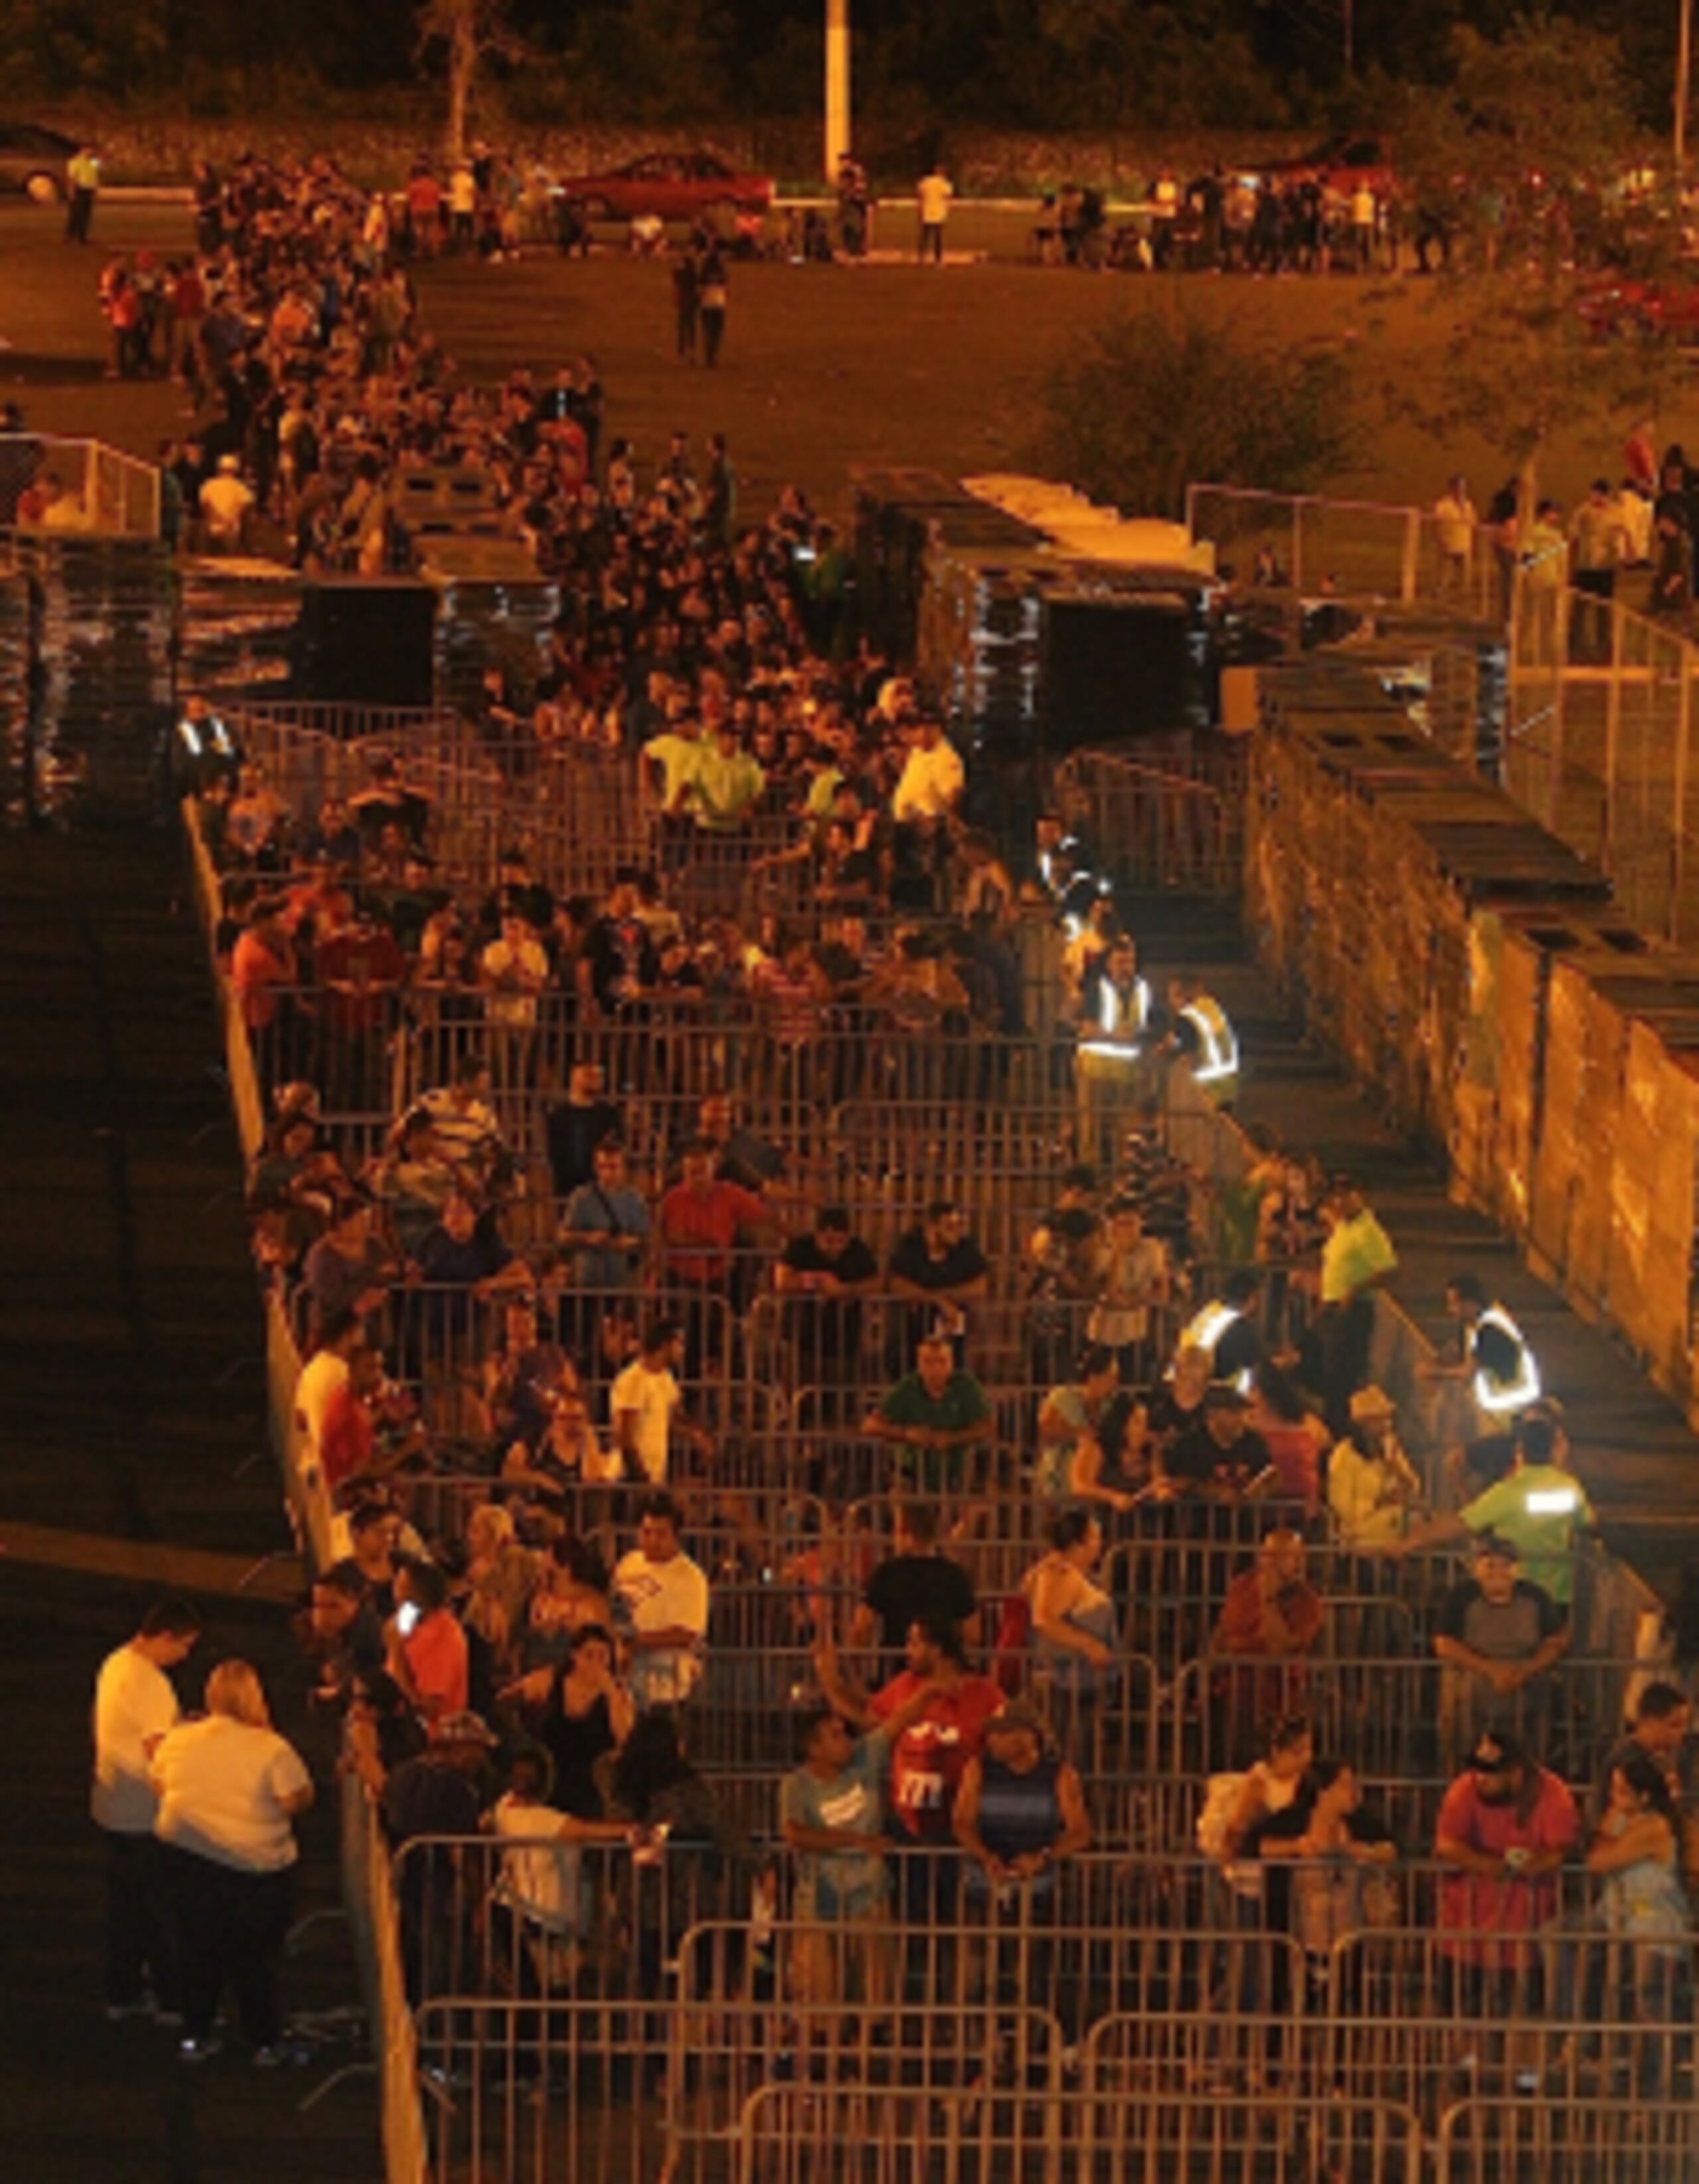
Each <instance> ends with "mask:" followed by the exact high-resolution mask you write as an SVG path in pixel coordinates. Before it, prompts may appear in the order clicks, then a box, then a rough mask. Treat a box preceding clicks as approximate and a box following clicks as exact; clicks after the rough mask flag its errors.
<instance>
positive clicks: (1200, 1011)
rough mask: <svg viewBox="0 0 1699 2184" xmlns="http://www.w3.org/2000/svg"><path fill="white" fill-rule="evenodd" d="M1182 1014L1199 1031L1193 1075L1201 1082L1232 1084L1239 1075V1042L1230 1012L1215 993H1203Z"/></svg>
mask: <svg viewBox="0 0 1699 2184" xmlns="http://www.w3.org/2000/svg"><path fill="white" fill-rule="evenodd" d="M1180 1014H1181V1015H1182V1016H1183V1017H1184V1018H1185V1020H1186V1022H1188V1023H1189V1024H1190V1025H1191V1026H1192V1027H1193V1028H1194V1029H1195V1031H1196V1033H1197V1035H1198V1050H1197V1055H1196V1057H1195V1060H1194V1061H1193V1063H1192V1078H1193V1081H1194V1083H1195V1084H1214V1085H1217V1086H1221V1085H1230V1084H1231V1083H1232V1081H1233V1080H1234V1078H1236V1077H1237V1076H1238V1074H1239V1041H1238V1040H1237V1039H1235V1038H1234V1035H1233V1026H1232V1025H1231V1024H1230V1023H1229V1022H1228V1020H1227V1011H1225V1010H1224V1009H1223V1007H1222V1005H1221V1003H1220V1002H1219V1001H1218V1000H1216V998H1215V996H1214V995H1213V994H1200V995H1198V996H1197V998H1196V1000H1190V1001H1188V1002H1187V1003H1186V1004H1185V1006H1184V1008H1182V1009H1181V1011H1180Z"/></svg>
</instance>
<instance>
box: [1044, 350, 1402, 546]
mask: <svg viewBox="0 0 1699 2184" xmlns="http://www.w3.org/2000/svg"><path fill="white" fill-rule="evenodd" d="M1040 406H1041V415H1042V421H1041V423H1040V425H1039V430H1038V432H1037V435H1036V437H1035V441H1034V444H1033V449H1032V460H1033V462H1034V463H1035V464H1036V465H1038V466H1039V468H1040V469H1042V470H1043V471H1045V473H1046V474H1047V475H1050V476H1057V477H1061V478H1063V479H1066V480H1067V482H1068V483H1070V484H1072V485H1076V486H1078V487H1080V488H1081V489H1082V490H1083V491H1084V492H1086V493H1089V494H1090V495H1091V496H1092V498H1093V499H1097V500H1103V501H1108V502H1111V503H1113V504H1114V505H1115V506H1116V507H1117V508H1119V509H1120V510H1122V513H1123V514H1126V515H1162V516H1167V517H1170V518H1173V519H1174V520H1175V521H1178V519H1179V518H1180V517H1181V516H1183V515H1184V513H1185V501H1186V487H1187V486H1188V485H1189V484H1190V483H1192V482H1194V481H1197V482H1202V481H1205V480H1208V481H1210V482H1213V483H1216V484H1220V485H1240V486H1259V487H1262V488H1263V489H1264V490H1266V491H1267V492H1270V493H1309V492H1313V491H1314V490H1316V488H1317V487H1320V486H1322V485H1323V484H1325V483H1326V482H1328V481H1329V479H1331V478H1334V477H1336V476H1338V475H1339V474H1340V472H1341V471H1348V470H1350V469H1351V467H1352V466H1353V464H1354V462H1355V460H1356V454H1357V450H1358V446H1359V436H1360V432H1361V427H1362V421H1361V418H1360V415H1359V413H1358V411H1357V409H1356V401H1355V398H1354V394H1353V391H1352V381H1351V371H1350V370H1349V367H1348V365H1347V364H1346V362H1345V359H1344V358H1343V357H1341V356H1340V355H1339V354H1337V353H1336V352H1334V351H1333V350H1330V349H1322V348H1309V349H1293V348H1287V347H1282V346H1281V345H1280V344H1278V343H1275V342H1273V341H1272V340H1269V339H1267V338H1265V337H1262V336H1260V335H1257V334H1256V333H1254V332H1245V331H1238V330H1235V329H1234V328H1232V327H1228V326H1206V325H1205V324H1203V323H1202V322H1201V321H1200V320H1197V319H1195V318H1192V317H1190V316H1189V315H1187V314H1186V313H1185V312H1184V310H1183V309H1175V310H1174V311H1173V312H1172V313H1165V312H1161V311H1150V312H1146V313H1142V314H1138V315H1128V316H1126V317H1124V318H1122V319H1119V320H1115V321H1113V322H1111V324H1110V325H1108V326H1105V327H1103V328H1102V329H1100V331H1098V332H1097V333H1095V335H1093V336H1092V337H1091V338H1090V339H1089V342H1088V343H1087V344H1086V346H1085V348H1084V349H1083V352H1081V353H1079V354H1070V355H1068V356H1067V357H1064V358H1062V359H1061V360H1060V361H1059V362H1058V363H1057V364H1056V365H1055V366H1054V367H1053V368H1052V370H1051V371H1050V374H1049V376H1048V378H1047V379H1046V381H1045V382H1044V389H1043V393H1042V397H1041V405H1040Z"/></svg>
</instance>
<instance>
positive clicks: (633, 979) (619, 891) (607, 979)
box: [578, 866, 655, 1016]
mask: <svg viewBox="0 0 1699 2184" xmlns="http://www.w3.org/2000/svg"><path fill="white" fill-rule="evenodd" d="M654 983H655V944H654V942H653V941H652V940H651V939H650V938H649V928H647V926H645V925H644V923H643V920H642V919H641V918H640V917H638V875H637V874H636V872H633V871H632V869H631V868H630V866H621V868H620V870H619V871H618V872H616V873H615V875H614V884H613V886H612V887H611V888H610V889H609V891H608V900H607V905H606V907H605V909H604V911H603V912H602V915H601V916H600V917H599V918H598V919H597V920H596V922H595V923H594V924H593V926H592V927H591V928H590V930H589V932H588V933H587V934H586V935H585V936H584V952H583V954H582V956H580V957H579V958H578V995H579V999H580V1000H581V1001H582V1002H583V1003H584V1004H585V1006H586V1007H587V1008H593V1009H598V1010H600V1011H602V1012H603V1014H604V1015H608V1016H613V1015H616V1014H618V1013H619V1012H620V1011H621V1010H622V1009H623V1008H624V1007H626V1006H627V1005H628V1004H629V1003H631V1002H632V1000H635V999H636V997H637V995H638V994H639V993H640V992H642V990H643V989H644V988H645V987H648V986H652V985H653V984H654Z"/></svg>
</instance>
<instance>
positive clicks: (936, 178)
mask: <svg viewBox="0 0 1699 2184" xmlns="http://www.w3.org/2000/svg"><path fill="white" fill-rule="evenodd" d="M954 196H955V184H954V183H953V182H952V181H950V177H949V175H946V174H945V173H944V163H943V161H942V160H939V159H935V160H934V161H933V164H932V165H931V166H930V167H929V168H928V169H927V171H926V173H925V174H923V175H922V176H921V178H920V181H919V182H918V183H917V184H916V188H915V199H916V205H917V206H918V209H919V211H920V248H919V251H918V253H917V255H918V257H919V259H920V261H921V263H922V265H924V264H925V263H926V261H927V256H928V255H930V257H931V259H932V262H933V265H943V263H944V222H945V220H948V219H949V217H950V199H951V198H953V197H954Z"/></svg>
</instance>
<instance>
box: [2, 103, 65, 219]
mask: <svg viewBox="0 0 1699 2184" xmlns="http://www.w3.org/2000/svg"><path fill="white" fill-rule="evenodd" d="M75 150H76V140H75V137H72V136H61V135H60V134H59V132H58V130H57V129H38V128H36V126H35V125H34V124H33V123H31V122H25V121H20V122H15V123H14V122H4V121H0V190H17V191H19V192H21V193H22V194H23V195H24V196H25V197H26V198H31V200H32V201H33V202H34V203H36V204H58V203H60V202H61V200H62V199H63V198H64V197H65V195H66V187H65V162H66V161H67V160H68V159H70V156H71V154H72V153H74V152H75Z"/></svg>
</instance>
